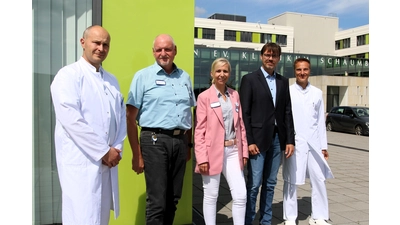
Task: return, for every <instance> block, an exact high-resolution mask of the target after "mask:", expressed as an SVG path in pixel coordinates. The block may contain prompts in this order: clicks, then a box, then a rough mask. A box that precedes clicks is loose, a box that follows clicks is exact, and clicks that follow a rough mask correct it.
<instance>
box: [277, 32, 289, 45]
mask: <svg viewBox="0 0 400 225" xmlns="http://www.w3.org/2000/svg"><path fill="white" fill-rule="evenodd" d="M276 43H277V44H279V45H280V46H283V47H284V46H286V45H287V36H286V35H280V34H277V35H276Z"/></svg>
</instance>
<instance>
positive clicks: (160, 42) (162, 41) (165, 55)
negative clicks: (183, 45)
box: [153, 34, 177, 74]
mask: <svg viewBox="0 0 400 225" xmlns="http://www.w3.org/2000/svg"><path fill="white" fill-rule="evenodd" d="M176 54H177V48H176V45H175V42H174V39H173V38H172V37H171V35H169V34H160V35H158V36H157V37H156V38H155V39H154V42H153V55H154V58H155V59H156V61H157V63H158V65H160V66H161V67H162V68H163V69H164V70H165V72H166V73H168V74H170V73H171V72H172V71H173V64H174V59H175V55H176Z"/></svg>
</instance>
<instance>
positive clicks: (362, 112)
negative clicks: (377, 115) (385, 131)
mask: <svg viewBox="0 0 400 225" xmlns="http://www.w3.org/2000/svg"><path fill="white" fill-rule="evenodd" d="M325 122H326V130H327V131H340V132H349V133H355V134H356V135H366V136H369V108H368V107H359V106H336V107H333V108H332V109H331V110H330V111H329V113H328V114H327V115H326V121H325Z"/></svg>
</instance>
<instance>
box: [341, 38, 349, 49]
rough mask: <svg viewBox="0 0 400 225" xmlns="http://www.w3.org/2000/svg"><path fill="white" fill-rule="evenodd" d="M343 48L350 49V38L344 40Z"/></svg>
mask: <svg viewBox="0 0 400 225" xmlns="http://www.w3.org/2000/svg"><path fill="white" fill-rule="evenodd" d="M343 48H350V38H346V39H343Z"/></svg>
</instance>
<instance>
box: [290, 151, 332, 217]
mask: <svg viewBox="0 0 400 225" xmlns="http://www.w3.org/2000/svg"><path fill="white" fill-rule="evenodd" d="M316 154H318V153H317V152H315V151H313V150H310V151H309V154H308V160H307V174H308V175H309V177H310V185H311V217H312V218H313V219H324V220H328V219H329V206H328V195H327V191H326V185H325V176H324V174H323V173H322V171H321V168H320V167H319V166H318V163H317V162H316V160H315V157H319V156H318V155H316ZM293 172H295V171H293ZM297 213H298V210H297V187H296V185H295V184H290V183H288V182H286V181H285V182H284V184H283V219H284V220H289V221H295V220H296V219H297Z"/></svg>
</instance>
